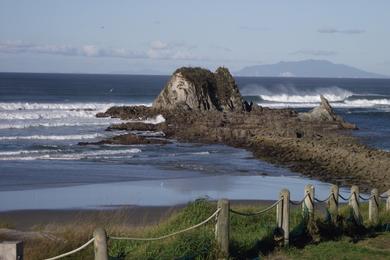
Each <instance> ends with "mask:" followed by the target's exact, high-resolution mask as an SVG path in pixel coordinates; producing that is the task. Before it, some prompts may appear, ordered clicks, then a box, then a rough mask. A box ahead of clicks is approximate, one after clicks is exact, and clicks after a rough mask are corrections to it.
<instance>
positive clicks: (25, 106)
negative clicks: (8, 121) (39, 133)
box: [0, 102, 151, 112]
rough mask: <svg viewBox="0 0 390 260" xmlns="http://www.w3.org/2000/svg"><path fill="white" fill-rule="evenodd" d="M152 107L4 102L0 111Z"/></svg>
mask: <svg viewBox="0 0 390 260" xmlns="http://www.w3.org/2000/svg"><path fill="white" fill-rule="evenodd" d="M136 105H145V106H151V103H138V104H137V103H84V102H76V103H29V102H9V103H8V102H2V103H0V110H94V111H99V112H100V111H105V110H107V109H108V108H110V107H112V106H136Z"/></svg>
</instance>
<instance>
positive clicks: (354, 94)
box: [0, 73, 390, 210]
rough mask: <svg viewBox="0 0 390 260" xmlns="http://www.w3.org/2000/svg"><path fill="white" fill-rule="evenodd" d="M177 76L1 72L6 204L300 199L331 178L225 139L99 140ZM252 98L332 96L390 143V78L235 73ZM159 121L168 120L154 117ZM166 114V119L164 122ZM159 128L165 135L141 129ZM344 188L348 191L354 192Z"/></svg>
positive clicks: (342, 110)
mask: <svg viewBox="0 0 390 260" xmlns="http://www.w3.org/2000/svg"><path fill="white" fill-rule="evenodd" d="M168 79H169V76H141V75H81V74H28V73H0V210H15V209H42V208H48V209H52V208H88V207H100V206H115V205H123V204H136V205H172V204H177V203H185V202H187V201H189V200H193V199H196V198H199V197H209V198H213V199H217V198H221V197H228V198H230V199H275V198H276V197H277V191H278V190H279V189H281V188H284V187H287V188H289V189H290V190H291V191H295V193H292V194H293V198H294V196H296V198H299V197H300V196H301V194H302V193H303V186H304V185H305V184H308V183H314V184H316V188H317V191H316V192H317V194H319V195H320V196H321V195H323V196H325V195H326V194H327V192H328V189H329V184H327V183H323V182H319V181H316V180H310V179H308V178H306V177H304V176H302V175H300V174H299V173H295V172H291V171H290V170H288V169H286V168H283V167H279V166H277V165H271V164H269V163H267V162H264V161H261V160H257V159H254V158H253V155H252V154H251V153H250V152H248V151H245V150H243V149H237V148H232V147H228V146H225V145H205V144H189V143H180V142H177V141H175V140H173V142H172V144H168V145H131V146H124V145H122V146H113V145H91V146H79V145H78V142H80V141H98V140H101V139H103V138H106V137H110V136H112V135H116V134H120V133H119V132H108V131H105V129H106V128H107V127H108V126H109V125H110V124H112V123H118V122H120V120H119V119H109V118H96V117H95V114H96V113H98V112H103V111H105V110H106V109H107V108H109V107H111V106H114V105H140V104H143V105H151V103H152V102H153V100H154V98H155V97H156V96H157V95H158V94H159V92H160V91H161V89H162V88H163V87H164V85H165V83H166V82H167V80H168ZM236 81H237V84H238V86H239V88H240V91H241V93H242V94H243V96H244V97H245V98H246V99H247V100H252V101H254V102H256V103H258V104H259V105H262V106H269V107H273V108H282V107H293V108H295V109H297V110H299V111H307V110H309V109H311V108H313V107H314V106H316V105H318V103H319V100H320V98H319V95H320V94H322V95H324V96H325V97H326V98H328V99H329V101H330V102H331V105H332V106H333V107H334V108H335V110H336V112H337V113H338V114H340V115H341V116H343V117H344V118H345V119H346V120H347V121H349V122H352V123H355V124H357V126H358V127H359V130H357V131H353V133H352V134H354V135H356V136H359V137H360V138H361V140H362V142H364V143H365V144H367V145H369V146H373V147H376V148H378V149H383V150H390V80H389V79H342V78H337V79H323V78H249V77H248V78H244V77H238V78H236ZM150 120H151V122H155V123H158V122H159V120H160V121H161V120H163V119H162V118H157V119H155V118H154V119H150ZM156 120H157V121H156ZM137 134H142V135H159V134H162V133H150V132H144V133H137ZM345 192H347V191H346V190H345Z"/></svg>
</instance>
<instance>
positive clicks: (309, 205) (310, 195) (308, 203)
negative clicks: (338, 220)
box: [302, 184, 314, 221]
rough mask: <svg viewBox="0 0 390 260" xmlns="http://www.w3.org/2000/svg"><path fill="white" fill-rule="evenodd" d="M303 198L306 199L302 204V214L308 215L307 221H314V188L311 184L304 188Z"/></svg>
mask: <svg viewBox="0 0 390 260" xmlns="http://www.w3.org/2000/svg"><path fill="white" fill-rule="evenodd" d="M304 196H306V198H305V199H304V201H303V204H302V212H303V214H306V213H307V214H308V217H309V220H310V221H312V220H314V186H313V185H312V184H308V185H306V186H305V193H304Z"/></svg>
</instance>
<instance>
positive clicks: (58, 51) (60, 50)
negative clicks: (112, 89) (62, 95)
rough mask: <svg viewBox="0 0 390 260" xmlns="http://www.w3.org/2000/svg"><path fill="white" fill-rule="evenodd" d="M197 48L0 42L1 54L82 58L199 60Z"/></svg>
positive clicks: (164, 45) (170, 44)
mask: <svg viewBox="0 0 390 260" xmlns="http://www.w3.org/2000/svg"><path fill="white" fill-rule="evenodd" d="M195 48H196V47H195V46H191V45H187V44H185V43H164V42H162V41H160V40H156V41H153V42H151V43H150V45H149V48H148V49H147V50H146V51H132V50H129V49H125V48H107V47H105V48H104V47H99V46H96V45H91V44H88V45H82V46H72V45H48V44H34V43H26V42H22V41H2V42H1V41H0V53H15V54H17V53H37V54H50V55H63V56H81V57H110V58H124V59H164V60H168V59H172V60H199V59H200V57H198V56H196V55H195V54H193V53H192V50H193V49H195Z"/></svg>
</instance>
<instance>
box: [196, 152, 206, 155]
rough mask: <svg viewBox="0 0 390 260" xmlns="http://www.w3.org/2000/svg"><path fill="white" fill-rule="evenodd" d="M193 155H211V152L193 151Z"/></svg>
mask: <svg viewBox="0 0 390 260" xmlns="http://www.w3.org/2000/svg"><path fill="white" fill-rule="evenodd" d="M192 154H193V155H209V154H210V152H195V153H192Z"/></svg>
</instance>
